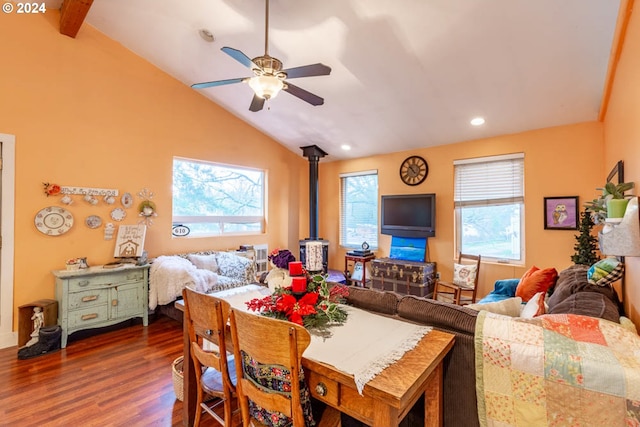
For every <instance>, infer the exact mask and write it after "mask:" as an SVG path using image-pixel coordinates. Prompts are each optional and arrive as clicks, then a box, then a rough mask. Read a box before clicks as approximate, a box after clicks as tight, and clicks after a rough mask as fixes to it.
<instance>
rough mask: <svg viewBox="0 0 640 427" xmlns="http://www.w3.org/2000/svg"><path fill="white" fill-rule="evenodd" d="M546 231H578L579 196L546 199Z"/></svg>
mask: <svg viewBox="0 0 640 427" xmlns="http://www.w3.org/2000/svg"><path fill="white" fill-rule="evenodd" d="M544 229H545V230H577V229H578V196H566V197H545V198H544Z"/></svg>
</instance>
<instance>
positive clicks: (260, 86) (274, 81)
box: [249, 75, 284, 99]
mask: <svg viewBox="0 0 640 427" xmlns="http://www.w3.org/2000/svg"><path fill="white" fill-rule="evenodd" d="M249 86H250V87H251V89H253V91H254V92H255V94H256V95H257V96H259V97H260V98H263V99H272V98H275V97H276V96H277V95H278V93H279V92H280V91H281V90H282V88H283V87H284V82H283V81H282V80H281V79H279V78H278V77H276V76H270V75H261V76H255V77H251V78H250V79H249Z"/></svg>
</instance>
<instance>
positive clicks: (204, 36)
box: [198, 28, 214, 43]
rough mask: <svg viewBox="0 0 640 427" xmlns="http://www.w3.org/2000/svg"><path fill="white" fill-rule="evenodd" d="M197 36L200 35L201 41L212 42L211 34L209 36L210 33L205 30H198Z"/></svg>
mask: <svg viewBox="0 0 640 427" xmlns="http://www.w3.org/2000/svg"><path fill="white" fill-rule="evenodd" d="M198 34H200V37H202V39H203V40H204V41H206V42H209V43H211V42H212V41H213V40H214V37H213V34H211V31H209V30H207V29H205V28H203V29H201V30H199V31H198Z"/></svg>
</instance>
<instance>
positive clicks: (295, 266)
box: [289, 261, 302, 276]
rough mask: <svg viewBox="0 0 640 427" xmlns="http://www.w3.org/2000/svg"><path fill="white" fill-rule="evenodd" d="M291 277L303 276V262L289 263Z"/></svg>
mask: <svg viewBox="0 0 640 427" xmlns="http://www.w3.org/2000/svg"><path fill="white" fill-rule="evenodd" d="M289 276H302V262H300V261H291V262H290V263H289Z"/></svg>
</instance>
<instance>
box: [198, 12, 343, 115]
mask: <svg viewBox="0 0 640 427" xmlns="http://www.w3.org/2000/svg"><path fill="white" fill-rule="evenodd" d="M265 1H266V12H265V31H264V33H265V41H264V55H262V56H258V57H256V58H253V59H250V58H249V57H248V56H247V55H245V54H244V53H242V52H241V51H239V50H237V49H234V48H231V47H223V48H222V49H221V50H222V51H223V52H224V53H226V54H227V55H229V56H231V57H232V58H233V59H235V60H236V61H238V62H239V63H241V64H242V65H244V66H245V67H247V68H249V69H251V71H253V74H254V75H253V77H240V78H235V79H227V80H217V81H213V82H203V83H196V84H193V85H191V87H192V88H194V89H204V88H208V87H213V86H222V85H228V84H233V83H247V84H248V85H249V86H250V87H251V89H253V92H254V95H253V100H252V101H251V105H250V106H249V110H250V111H254V112H255V111H260V110H262V108H263V107H264V103H265V101H267V100H269V99H272V98H275V97H276V95H278V93H279V92H280V90H284V91H285V92H288V93H290V94H291V95H293V96H296V97H298V98H300V99H302V100H303V101H306V102H308V103H309V104H311V105H322V104H324V99H322V98H320V97H319V96H318V95H314V94H313V93H311V92H308V91H306V90H304V89H302V88H299V87H298V86H294V85H293V84H291V83H289V81H288V79H296V78H299V77H313V76H326V75H329V74H330V73H331V68H330V67H328V66H326V65H324V64H320V63H317V64H311V65H303V66H301V67H294V68H289V69H286V70H283V69H282V62H281V61H280V60H279V59H276V58H273V57H271V56H269V0H265Z"/></svg>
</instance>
